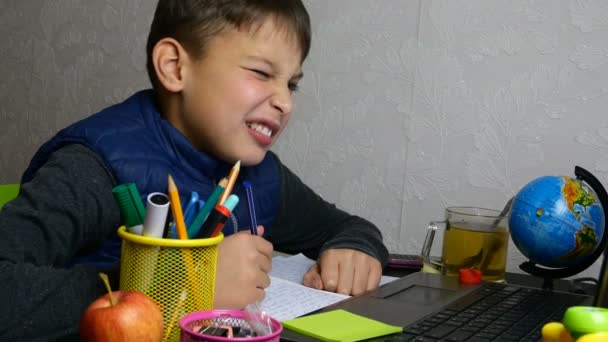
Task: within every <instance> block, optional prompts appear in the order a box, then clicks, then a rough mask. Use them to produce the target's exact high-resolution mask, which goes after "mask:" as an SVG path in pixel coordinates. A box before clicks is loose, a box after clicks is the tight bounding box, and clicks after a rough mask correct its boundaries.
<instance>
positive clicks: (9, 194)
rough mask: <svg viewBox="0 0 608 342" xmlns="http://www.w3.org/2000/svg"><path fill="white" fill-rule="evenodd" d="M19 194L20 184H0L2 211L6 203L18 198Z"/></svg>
mask: <svg viewBox="0 0 608 342" xmlns="http://www.w3.org/2000/svg"><path fill="white" fill-rule="evenodd" d="M18 193H19V184H0V209H2V207H3V206H4V205H5V204H6V202H8V201H10V200H12V199H14V198H15V197H17V194H18Z"/></svg>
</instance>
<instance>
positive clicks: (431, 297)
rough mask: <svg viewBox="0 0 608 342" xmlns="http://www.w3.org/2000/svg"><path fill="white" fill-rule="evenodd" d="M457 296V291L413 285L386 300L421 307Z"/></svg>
mask: <svg viewBox="0 0 608 342" xmlns="http://www.w3.org/2000/svg"><path fill="white" fill-rule="evenodd" d="M455 296H458V292H456V291H452V290H446V289H438V288H435V287H427V286H421V285H413V286H410V287H408V288H405V289H403V290H401V291H399V292H396V293H394V294H392V295H389V296H386V297H384V299H389V300H395V301H400V302H408V303H414V304H419V305H431V304H435V303H437V302H439V301H448V300H450V299H451V298H453V297H455Z"/></svg>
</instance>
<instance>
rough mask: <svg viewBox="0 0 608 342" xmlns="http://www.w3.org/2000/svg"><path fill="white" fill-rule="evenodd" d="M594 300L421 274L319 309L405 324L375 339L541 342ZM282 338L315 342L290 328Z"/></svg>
mask: <svg viewBox="0 0 608 342" xmlns="http://www.w3.org/2000/svg"><path fill="white" fill-rule="evenodd" d="M602 273H603V272H602ZM600 278H604V277H603V276H601V277H600ZM600 287H601V286H600ZM604 288H605V286H604ZM593 304H594V296H592V295H585V294H575V293H571V292H562V291H559V290H553V291H548V290H543V289H540V288H534V287H527V286H521V285H511V284H506V283H505V284H503V283H492V282H482V283H481V284H479V285H463V284H460V283H459V282H458V278H457V277H446V276H441V275H438V274H429V273H421V272H417V273H413V274H411V275H408V276H406V277H403V278H400V279H398V280H395V281H393V282H391V283H388V284H385V285H384V286H382V287H380V288H378V289H376V290H374V291H371V292H368V293H366V294H364V295H361V296H355V297H351V298H349V299H347V300H345V301H342V302H339V303H336V304H334V305H331V306H328V307H326V308H324V309H322V310H320V311H319V312H324V311H331V310H335V309H344V310H347V311H350V312H353V313H356V314H359V315H362V316H365V317H369V318H372V319H375V320H378V321H381V322H384V323H387V324H391V325H396V326H401V327H404V331H403V333H401V334H395V335H388V336H383V337H381V338H376V339H373V340H372V341H421V342H426V341H450V342H458V341H470V342H487V341H534V342H536V341H539V340H540V339H541V335H540V330H541V327H542V325H543V324H545V323H546V322H549V321H560V320H561V318H562V316H563V314H564V312H565V310H566V309H567V308H568V307H570V306H575V305H593ZM282 340H284V341H314V340H311V339H310V338H307V337H305V336H301V335H299V334H296V333H293V332H291V331H284V333H283V334H282Z"/></svg>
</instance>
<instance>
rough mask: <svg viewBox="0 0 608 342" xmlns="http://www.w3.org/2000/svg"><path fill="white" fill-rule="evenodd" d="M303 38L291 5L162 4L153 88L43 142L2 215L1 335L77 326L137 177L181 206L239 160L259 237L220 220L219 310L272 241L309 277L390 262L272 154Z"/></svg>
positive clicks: (335, 285)
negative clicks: (120, 195)
mask: <svg viewBox="0 0 608 342" xmlns="http://www.w3.org/2000/svg"><path fill="white" fill-rule="evenodd" d="M309 45H310V22H309V18H308V14H307V12H306V9H305V8H304V6H303V5H302V3H301V2H300V0H282V1H276V0H249V1H247V0H232V1H225V0H160V1H159V3H158V6H157V9H156V13H155V16H154V20H153V23H152V26H151V30H150V35H149V39H148V45H147V53H148V61H147V66H148V73H149V76H150V79H151V81H152V84H153V87H154V89H153V90H150V91H143V92H139V93H136V94H135V95H133V96H132V97H130V98H129V99H127V100H126V101H124V102H123V103H120V104H117V105H115V106H112V107H110V108H107V109H105V110H103V111H101V112H100V113H97V114H95V115H93V116H91V117H89V118H86V119H84V120H82V121H80V122H78V123H76V124H74V125H71V126H69V127H68V128H66V129H64V130H62V131H61V132H59V133H58V134H57V136H55V137H54V138H52V139H51V140H50V141H49V142H47V143H46V144H44V145H43V146H42V147H41V148H40V150H39V151H38V152H37V153H36V155H35V156H34V158H33V159H32V162H31V164H30V166H29V168H28V169H27V170H26V171H25V173H24V175H23V178H22V187H21V193H20V195H19V197H18V198H17V199H15V200H14V201H13V202H11V203H9V204H7V205H6V206H5V208H4V209H3V210H2V212H1V213H0V233H2V236H3V239H2V240H1V241H2V242H0V274H1V277H2V284H3V290H2V292H1V293H2V294H1V295H0V296H2V299H3V301H2V303H4V305H3V308H2V310H3V317H4V327H3V329H2V331H0V340H16V339H19V340H21V339H35V338H40V337H43V339H44V340H49V339H57V338H63V337H65V336H69V335H74V334H76V333H77V326H78V321H79V319H80V316H81V315H82V313H83V311H84V309H85V308H86V306H87V305H88V304H89V303H90V302H91V301H93V300H94V299H95V298H97V297H98V296H99V295H101V294H102V293H103V292H104V290H103V287H102V283H101V281H99V278H98V276H97V273H98V272H99V271H100V270H103V271H110V272H111V271H112V270H115V267H116V264H117V261H118V259H119V244H120V241H119V240H118V239H117V237H116V229H117V227H118V226H119V225H120V223H121V222H120V212H119V209H118V207H117V205H116V203H115V201H114V199H113V197H112V195H111V189H112V188H113V187H114V186H116V185H118V184H122V183H128V182H135V183H136V184H137V187H138V189H139V191H140V193H141V195H142V196H144V197H145V196H146V195H147V194H148V193H150V192H154V191H164V190H165V189H167V175H168V174H171V175H172V177H173V178H174V179H175V181H176V183H177V186H178V187H179V189H180V193H181V194H182V196H184V198H182V201H184V200H185V195H187V194H189V193H190V192H191V191H197V192H199V193H200V194H201V196H202V197H203V198H207V197H208V196H209V194H210V193H211V192H212V190H213V187H214V186H215V184H216V183H217V181H219V179H221V178H222V177H225V176H226V175H227V174H228V173H229V170H230V168H231V167H232V165H233V164H234V163H235V162H236V161H238V160H240V161H241V165H242V168H241V173H240V177H239V181H238V182H237V185H236V186H235V188H234V191H233V193H236V194H237V195H238V196H239V197H240V198H245V194H244V189H243V187H242V184H241V181H242V180H245V179H246V180H249V181H250V182H251V183H252V185H253V187H254V189H255V195H256V209H257V212H258V223H260V227H259V228H258V229H259V236H252V235H250V234H249V233H247V231H248V227H247V226H246V224H247V222H248V219H247V209H246V206H245V205H239V206H237V208H236V209H235V210H234V212H233V214H234V221H235V222H236V223H237V225H238V227H237V226H236V225H234V224H233V223H232V220H229V224H228V225H227V226H226V227H225V228H224V233H225V234H226V235H227V237H226V238H225V240H224V241H223V242H222V243H221V244H220V247H219V249H218V265H217V276H216V294H215V303H214V306H215V307H216V308H243V307H244V306H246V305H247V304H249V303H253V302H255V301H257V300H261V299H262V298H263V295H264V289H265V288H266V287H268V285H269V284H270V278H269V276H268V272H269V271H270V268H271V258H272V251H273V249H276V250H278V251H282V252H286V253H299V252H303V253H305V254H306V255H307V256H309V257H311V258H314V259H317V264H316V265H315V266H313V267H312V268H311V269H310V270H309V271H308V273H307V274H306V276H305V279H304V282H305V284H306V285H308V286H313V287H316V288H320V289H326V290H329V291H337V292H341V293H348V294H359V293H362V292H364V291H366V290H369V289H372V288H375V287H377V286H378V283H379V280H380V274H381V268H382V265H383V264H384V263H385V261H386V257H387V250H386V248H385V247H384V245H383V244H382V236H381V234H380V232H379V231H378V229H377V228H376V227H374V226H373V225H372V224H371V223H369V222H367V221H365V220H363V219H361V218H358V217H355V216H352V215H349V214H346V213H345V212H343V211H341V210H339V209H337V208H335V207H334V206H333V205H331V204H329V203H327V202H325V201H324V200H322V199H321V198H320V197H319V196H318V195H316V194H315V193H314V192H313V191H312V190H311V189H309V188H308V187H307V186H306V185H304V184H303V183H302V182H301V181H300V180H299V179H298V178H297V177H296V176H295V175H294V174H293V173H291V171H290V170H289V169H287V167H285V166H284V165H282V164H281V163H280V161H279V159H278V157H277V156H276V155H274V154H273V153H272V152H269V151H268V149H269V147H270V146H271V145H272V144H273V143H274V142H275V141H276V139H277V137H278V136H279V134H280V133H281V131H282V130H283V128H284V127H285V125H286V124H287V121H288V118H289V116H290V114H291V111H292V107H293V102H292V93H293V91H295V90H296V88H297V83H298V81H299V80H300V79H301V77H302V70H301V67H302V63H303V61H304V59H305V58H306V55H307V54H308V50H309ZM235 230H245V232H239V233H236V234H232V235H231V233H232V232H233V231H235ZM235 270H236V271H235ZM114 281H116V277H115V276H114ZM114 288H116V286H114Z"/></svg>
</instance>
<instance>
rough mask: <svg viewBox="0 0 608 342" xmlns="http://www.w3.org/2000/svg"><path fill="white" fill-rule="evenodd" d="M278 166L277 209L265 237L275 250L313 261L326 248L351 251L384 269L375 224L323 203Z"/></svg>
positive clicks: (384, 255)
mask: <svg viewBox="0 0 608 342" xmlns="http://www.w3.org/2000/svg"><path fill="white" fill-rule="evenodd" d="M275 157H276V156H275ZM277 160H278V158H277ZM278 163H279V167H280V175H281V207H280V212H279V215H278V216H277V220H276V221H275V223H274V224H273V225H272V227H271V229H270V232H269V234H268V236H267V238H268V239H269V241H271V242H272V243H273V245H274V248H275V250H277V251H280V252H284V253H289V254H297V253H303V254H304V255H306V256H307V257H309V258H312V259H315V260H316V259H317V258H318V257H319V255H320V254H321V253H322V252H323V251H325V250H327V249H330V248H348V249H355V250H358V251H361V252H364V253H366V254H368V255H371V256H372V257H374V258H376V259H378V260H379V261H380V263H381V264H382V266H383V267H384V265H385V264H386V260H387V258H388V250H387V249H386V247H385V246H384V244H383V242H382V233H381V232H380V230H379V229H378V228H377V227H376V226H375V225H373V224H372V223H371V222H369V221H367V220H365V219H363V218H361V217H358V216H354V215H351V214H348V213H346V212H344V211H343V210H340V209H338V208H336V206H335V205H334V204H331V203H328V202H326V201H325V200H324V199H323V198H321V197H320V196H319V195H317V194H316V193H315V192H314V191H313V190H312V189H311V188H309V187H308V186H307V185H306V184H304V183H303V182H302V181H301V180H300V178H298V176H296V175H295V174H294V173H293V172H291V170H289V168H287V167H286V166H285V165H283V164H282V163H281V162H280V161H279V162H278Z"/></svg>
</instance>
